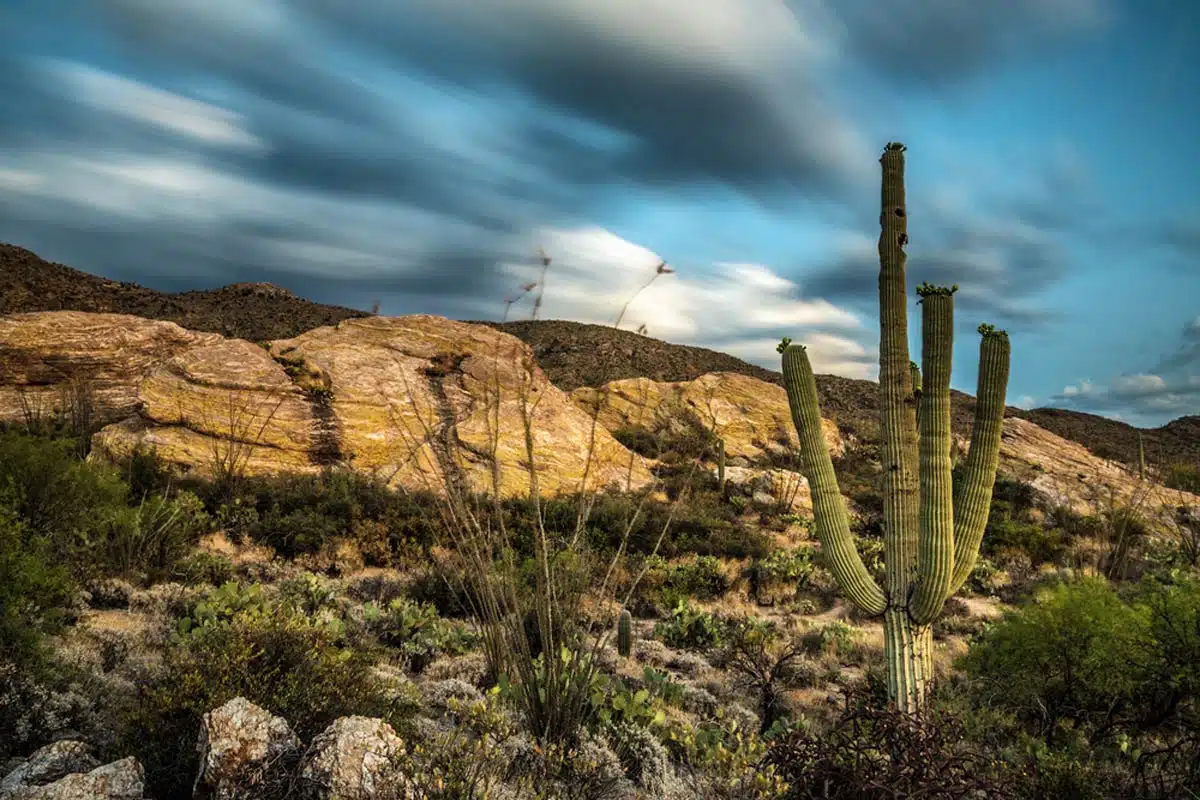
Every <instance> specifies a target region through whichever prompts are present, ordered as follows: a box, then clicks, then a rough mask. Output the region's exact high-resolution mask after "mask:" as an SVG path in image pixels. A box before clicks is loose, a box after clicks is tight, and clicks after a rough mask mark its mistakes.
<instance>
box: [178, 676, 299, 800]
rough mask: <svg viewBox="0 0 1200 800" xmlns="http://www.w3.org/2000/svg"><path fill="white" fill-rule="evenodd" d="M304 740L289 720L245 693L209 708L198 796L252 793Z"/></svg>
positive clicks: (219, 798) (226, 799)
mask: <svg viewBox="0 0 1200 800" xmlns="http://www.w3.org/2000/svg"><path fill="white" fill-rule="evenodd" d="M299 747H300V740H299V739H298V738H297V737H296V734H295V733H293V732H292V729H291V726H289V725H288V723H287V720H285V719H283V718H282V717H276V716H274V715H273V714H271V713H270V712H269V711H266V710H264V709H262V708H259V707H258V706H256V705H254V704H253V703H251V702H250V701H249V700H246V699H245V698H244V697H237V698H234V699H233V700H230V701H229V702H228V703H226V704H225V705H223V706H221V707H220V708H218V709H215V710H213V711H210V712H208V713H207V714H205V715H204V718H203V720H202V722H201V724H200V738H199V741H198V742H197V745H196V749H197V750H199V751H200V771H199V774H198V775H197V776H196V783H195V785H194V787H193V790H192V794H193V797H197V798H212V800H234V798H241V797H246V796H247V795H248V793H249V792H248V790H250V789H251V787H253V786H256V785H258V784H259V783H261V782H262V779H263V777H264V775H265V774H266V772H267V770H268V769H270V767H271V766H272V765H273V764H274V763H275V762H277V761H278V760H279V759H281V758H283V757H285V756H287V755H289V754H291V753H294V752H296V751H297V750H298V749H299Z"/></svg>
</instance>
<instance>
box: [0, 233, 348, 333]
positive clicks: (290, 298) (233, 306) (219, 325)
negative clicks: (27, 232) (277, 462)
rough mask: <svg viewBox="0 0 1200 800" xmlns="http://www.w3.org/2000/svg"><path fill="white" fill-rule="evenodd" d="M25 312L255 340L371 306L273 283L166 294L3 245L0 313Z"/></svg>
mask: <svg viewBox="0 0 1200 800" xmlns="http://www.w3.org/2000/svg"><path fill="white" fill-rule="evenodd" d="M23 311H91V312H102V313H113V314H133V315H134V316H138V317H145V318H146V319H158V320H165V321H167V322H174V323H176V324H178V325H180V326H182V327H184V328H188V329H190V330H194V331H202V332H205V333H219V334H221V335H222V336H232V337H236V338H239V339H248V340H250V341H252V342H259V341H265V340H269V339H287V338H291V337H293V336H297V335H299V334H301V333H303V332H304V331H307V330H312V329H313V328H319V327H321V326H322V325H336V324H337V323H339V322H341V321H342V320H344V319H350V318H352V317H365V316H368V315H367V313H366V312H365V311H357V310H355V309H352V308H342V307H340V306H327V305H322V304H320V303H313V302H311V301H309V300H305V299H303V298H300V297H296V296H295V295H293V294H292V293H291V292H289V291H287V290H286V289H281V288H279V287H277V286H272V285H271V284H267V283H239V284H233V285H231V286H225V287H222V288H220V289H214V290H211V291H191V292H182V293H179V294H168V293H166V292H159V291H155V290H154V289H147V288H145V287H143V286H139V285H137V284H136V283H127V282H123V281H110V280H107V279H105V278H101V277H98V276H96V275H89V274H88V273H86V272H80V271H79V270H77V269H72V268H71V267H67V266H64V265H62V264H55V263H52V262H49V261H45V260H43V259H42V258H40V257H38V255H37V254H36V253H33V252H31V251H29V250H26V249H24V248H22V247H17V246H15V245H11V244H3V243H0V315H4V314H17V313H21V312H23Z"/></svg>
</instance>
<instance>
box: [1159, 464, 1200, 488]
mask: <svg viewBox="0 0 1200 800" xmlns="http://www.w3.org/2000/svg"><path fill="white" fill-rule="evenodd" d="M1162 483H1163V486H1166V487H1167V488H1168V489H1181V490H1183V491H1185V492H1191V493H1192V494H1200V464H1190V463H1188V462H1186V461H1178V462H1176V463H1174V464H1171V465H1170V466H1169V467H1167V470H1166V472H1165V474H1164V475H1163V479H1162Z"/></svg>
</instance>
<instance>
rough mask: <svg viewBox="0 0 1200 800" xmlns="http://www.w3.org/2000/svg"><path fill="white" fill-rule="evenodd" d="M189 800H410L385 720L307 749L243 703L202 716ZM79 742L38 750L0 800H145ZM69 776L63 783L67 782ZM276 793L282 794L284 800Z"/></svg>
mask: <svg viewBox="0 0 1200 800" xmlns="http://www.w3.org/2000/svg"><path fill="white" fill-rule="evenodd" d="M197 750H198V751H199V753H200V766H199V772H198V774H197V776H196V781H195V784H194V790H193V793H192V796H193V797H194V798H208V799H209V800H245V798H251V797H259V796H263V795H264V794H265V793H266V791H265V789H264V781H272V782H273V783H272V784H271V792H270V796H272V797H282V796H287V797H293V796H294V797H299V798H303V799H304V800H409V799H410V798H414V797H415V796H416V795H415V792H414V791H413V789H412V786H411V782H410V780H409V778H408V777H406V776H405V775H404V774H403V771H402V769H401V766H402V757H403V756H404V754H405V747H404V741H403V740H402V739H401V738H400V737H399V736H397V735H396V732H395V731H394V730H392V727H391V726H390V725H388V724H387V723H386V722H384V721H383V720H379V719H371V718H368V717H342V718H340V719H337V720H335V721H334V722H333V723H332V724H331V725H330V726H329V727H328V728H327V729H326V730H325V732H324V733H321V734H319V735H317V736H316V737H314V738H313V740H312V743H311V744H310V745H309V746H308V747H307V748H304V747H303V746H302V744H301V742H300V740H299V739H298V738H296V735H295V734H294V733H292V729H291V726H290V725H288V723H287V721H286V720H284V719H282V718H280V717H276V716H274V715H272V714H271V713H270V712H268V711H266V710H265V709H262V708H260V707H258V706H256V705H255V704H253V703H251V702H250V701H248V700H246V699H245V698H243V697H238V698H235V699H233V700H230V701H229V702H228V703H226V704H225V705H223V706H221V707H220V708H217V709H214V710H212V711H210V712H208V713H207V714H205V715H204V718H203V723H202V725H201V729H200V737H199V741H198V742H197ZM94 764H95V760H94V759H93V758H92V756H91V750H90V748H88V746H87V745H85V744H82V743H80V742H73V741H67V742H57V743H55V744H52V745H48V746H46V747H43V748H42V749H40V750H38V751H37V752H35V753H34V754H33V755H31V756H30V757H29V758H27V759H25V760H24V762H23V763H22V764H21V765H20V766H18V767H17V768H16V769H15V770H13V771H12V772H10V773H9V774H8V775H6V776H3V780H2V781H0V800H142V798H143V795H144V780H145V776H144V772H143V770H142V767H141V765H140V764H139V763H138V762H137V759H134V758H125V759H122V760H120V761H115V762H113V763H111V764H107V765H105V766H102V767H95V768H92V767H94ZM68 773H69V774H68ZM280 787H287V789H286V791H283V792H281V791H280Z"/></svg>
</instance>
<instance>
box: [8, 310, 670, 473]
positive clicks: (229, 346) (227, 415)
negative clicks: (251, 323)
mask: <svg viewBox="0 0 1200 800" xmlns="http://www.w3.org/2000/svg"><path fill="white" fill-rule="evenodd" d="M56 410H57V411H59V412H64V413H67V414H72V413H74V414H79V413H81V411H86V412H87V414H88V415H90V416H91V418H92V419H93V420H94V421H95V422H97V423H99V424H104V427H103V428H102V429H101V430H100V431H99V433H97V434H96V435H95V437H94V440H93V445H94V452H95V453H97V454H98V455H99V456H107V457H113V458H119V457H123V456H126V455H128V454H129V453H130V452H131V451H133V450H134V448H136V447H138V446H149V447H153V448H154V449H155V450H156V451H157V452H158V454H159V455H160V456H161V457H162V458H164V459H165V460H166V461H167V462H169V463H172V464H175V465H178V466H179V467H181V468H183V469H185V470H195V471H197V472H199V473H201V474H208V475H213V474H222V473H234V472H236V473H241V474H246V475H256V474H268V473H280V472H305V471H315V470H318V469H320V468H322V466H324V465H327V464H337V463H349V464H350V465H352V466H353V467H354V468H356V469H360V470H364V471H373V472H376V473H378V474H380V475H382V477H383V478H384V479H385V480H387V481H388V482H389V483H391V484H392V485H403V486H406V487H408V488H414V489H422V488H429V489H433V490H435V491H438V490H442V489H443V488H444V487H445V486H446V484H447V482H453V483H456V484H460V485H464V486H470V487H472V488H475V489H490V488H491V485H492V480H493V468H492V464H493V459H494V461H495V463H496V466H497V469H496V470H495V475H496V477H498V479H499V483H500V488H501V492H502V493H504V494H506V495H511V494H515V493H522V492H527V491H528V490H529V486H530V478H529V458H528V456H527V439H526V431H527V430H528V431H529V439H528V443H529V444H530V445H531V446H532V450H533V454H534V458H533V464H534V466H535V467H536V475H537V483H538V488H539V490H540V491H541V492H543V493H553V492H556V491H560V490H565V491H571V490H575V489H577V488H580V487H582V486H584V485H586V486H588V487H596V486H603V485H606V484H610V483H617V484H620V485H622V486H624V485H630V486H641V485H644V484H645V483H646V482H648V481H649V480H650V473H649V470H648V467H647V464H646V462H645V461H644V460H643V459H642V458H640V457H636V456H632V455H631V454H630V453H629V451H627V450H626V449H625V448H624V447H622V446H621V445H620V444H619V443H618V442H617V441H616V440H615V439H613V438H612V436H611V435H610V434H609V432H608V431H607V430H606V429H605V428H604V427H603V426H598V425H593V424H592V420H591V419H590V418H589V417H588V415H587V414H586V413H584V412H583V411H581V410H580V409H579V408H577V407H576V406H575V405H573V404H572V403H571V402H570V400H569V399H568V398H567V396H566V395H564V394H563V393H562V392H560V391H559V390H558V389H556V388H554V386H553V385H551V384H550V383H549V381H548V380H547V379H546V377H545V375H544V374H543V373H542V371H541V369H539V368H538V367H537V366H536V364H534V363H533V361H532V356H531V354H530V351H529V349H528V347H527V346H526V345H524V344H522V343H521V342H520V340H518V339H516V338H515V337H512V336H509V335H508V334H504V333H500V332H498V331H496V330H493V329H492V328H488V327H485V326H480V325H470V324H467V323H460V322H453V321H451V320H446V319H443V318H440V317H433V316H412V317H398V318H387V317H369V318H365V319H355V320H348V321H346V322H343V323H341V324H340V325H338V326H336V327H324V328H317V329H315V330H312V331H308V332H307V333H304V334H302V335H301V336H298V337H296V338H294V339H289V340H282V341H275V342H269V343H264V345H262V346H260V345H258V344H253V343H251V342H246V341H243V340H239V339H225V338H224V337H222V336H220V335H217V334H211V333H194V332H192V331H187V330H184V329H183V328H180V327H179V326H178V325H175V324H174V323H169V322H158V321H151V320H145V319H141V318H139V317H132V316H126V315H119V314H88V313H83V312H71V311H61V312H39V313H33V314H15V315H10V316H8V317H4V318H2V319H0V420H5V421H12V422H19V421H24V420H27V419H29V418H31V417H35V416H43V417H44V416H50V415H53V414H54V413H55V412H56Z"/></svg>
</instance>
